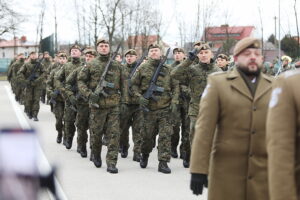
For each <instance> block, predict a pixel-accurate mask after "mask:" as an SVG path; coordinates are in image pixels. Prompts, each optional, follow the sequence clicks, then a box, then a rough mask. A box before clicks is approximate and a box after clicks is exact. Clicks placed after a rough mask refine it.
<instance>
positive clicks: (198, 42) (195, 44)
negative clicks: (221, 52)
mask: <svg viewBox="0 0 300 200" xmlns="http://www.w3.org/2000/svg"><path fill="white" fill-rule="evenodd" d="M202 44H205V42H204V41H197V42H195V43H194V44H193V47H195V46H201V45H202Z"/></svg>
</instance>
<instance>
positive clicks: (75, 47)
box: [70, 44, 81, 52]
mask: <svg viewBox="0 0 300 200" xmlns="http://www.w3.org/2000/svg"><path fill="white" fill-rule="evenodd" d="M72 49H78V50H79V51H81V48H80V46H79V45H78V44H74V45H73V46H71V48H70V52H71V50H72Z"/></svg>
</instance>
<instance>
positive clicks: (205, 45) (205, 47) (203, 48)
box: [199, 43, 211, 51]
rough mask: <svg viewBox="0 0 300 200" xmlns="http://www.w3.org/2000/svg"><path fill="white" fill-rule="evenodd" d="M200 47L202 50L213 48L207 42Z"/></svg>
mask: <svg viewBox="0 0 300 200" xmlns="http://www.w3.org/2000/svg"><path fill="white" fill-rule="evenodd" d="M199 49H200V51H201V50H211V49H210V46H209V45H208V44H207V43H203V44H201V45H200V47H199Z"/></svg>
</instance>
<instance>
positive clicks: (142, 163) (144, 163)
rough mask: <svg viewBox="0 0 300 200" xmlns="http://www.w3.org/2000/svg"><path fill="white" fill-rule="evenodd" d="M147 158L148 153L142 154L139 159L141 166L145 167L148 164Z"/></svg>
mask: <svg viewBox="0 0 300 200" xmlns="http://www.w3.org/2000/svg"><path fill="white" fill-rule="evenodd" d="M148 158H149V154H144V153H143V154H142V157H141V160H140V166H141V168H146V167H147V165H148Z"/></svg>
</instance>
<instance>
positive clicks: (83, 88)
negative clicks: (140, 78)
mask: <svg viewBox="0 0 300 200" xmlns="http://www.w3.org/2000/svg"><path fill="white" fill-rule="evenodd" d="M109 58H110V55H105V56H104V55H99V56H97V57H96V58H95V59H94V60H92V61H91V62H89V63H87V65H86V67H84V68H82V70H81V71H80V72H79V75H78V79H77V84H78V89H79V92H80V93H81V94H82V95H83V96H84V97H86V98H87V99H88V98H89V96H90V94H91V93H92V92H94V91H95V89H96V88H97V85H98V84H99V81H100V78H101V75H102V73H103V70H104V68H105V66H106V64H107V63H108V61H109ZM105 80H106V81H107V82H109V83H113V88H109V87H106V88H104V92H106V93H107V94H108V96H107V97H105V96H103V95H101V94H100V100H99V102H98V105H99V106H100V108H110V107H115V106H118V105H119V104H120V103H128V91H127V85H126V81H125V75H124V69H123V68H122V67H121V66H120V64H119V63H118V62H117V61H112V63H111V65H110V66H109V69H108V72H107V74H106V77H105Z"/></svg>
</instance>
